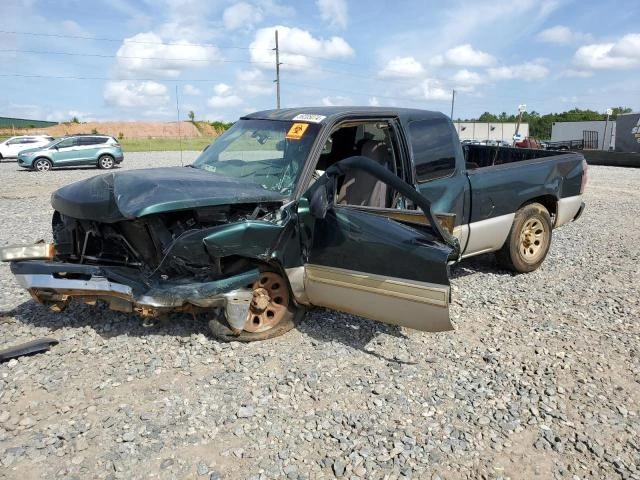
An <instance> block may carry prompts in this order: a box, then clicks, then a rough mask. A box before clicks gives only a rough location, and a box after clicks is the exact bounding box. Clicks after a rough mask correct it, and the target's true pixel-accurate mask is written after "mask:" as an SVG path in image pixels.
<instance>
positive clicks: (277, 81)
mask: <svg viewBox="0 0 640 480" xmlns="http://www.w3.org/2000/svg"><path fill="white" fill-rule="evenodd" d="M274 50H275V51H276V79H275V80H274V82H275V83H276V108H277V109H278V110H280V49H279V48H278V30H276V48H274Z"/></svg>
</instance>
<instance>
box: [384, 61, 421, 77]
mask: <svg viewBox="0 0 640 480" xmlns="http://www.w3.org/2000/svg"><path fill="white" fill-rule="evenodd" d="M423 73H424V67H423V66H422V64H421V63H420V62H418V61H417V60H416V59H415V58H413V57H395V58H393V59H391V60H389V61H388V62H387V64H386V65H385V67H384V69H383V70H382V71H381V72H380V76H381V77H396V78H408V77H418V76H420V75H422V74H423Z"/></svg>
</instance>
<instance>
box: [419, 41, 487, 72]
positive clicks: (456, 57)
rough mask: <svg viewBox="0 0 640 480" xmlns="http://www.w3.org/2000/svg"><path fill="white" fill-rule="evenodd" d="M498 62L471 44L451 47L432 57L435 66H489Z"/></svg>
mask: <svg viewBox="0 0 640 480" xmlns="http://www.w3.org/2000/svg"><path fill="white" fill-rule="evenodd" d="M495 63H496V59H495V58H494V57H493V56H492V55H489V54H488V53H486V52H482V51H480V50H475V49H474V48H473V47H472V46H471V45H470V44H468V43H465V44H464V45H458V46H457V47H454V48H450V49H449V50H447V51H446V52H445V53H444V54H442V55H436V56H435V57H434V58H433V59H431V64H432V65H435V66H442V65H458V66H463V67H487V66H490V65H493V64H495Z"/></svg>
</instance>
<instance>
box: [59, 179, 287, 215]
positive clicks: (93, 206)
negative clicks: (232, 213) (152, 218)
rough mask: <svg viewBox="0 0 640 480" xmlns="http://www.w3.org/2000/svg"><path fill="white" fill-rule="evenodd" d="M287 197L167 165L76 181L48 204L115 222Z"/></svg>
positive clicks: (65, 212)
mask: <svg viewBox="0 0 640 480" xmlns="http://www.w3.org/2000/svg"><path fill="white" fill-rule="evenodd" d="M285 198H286V196H284V195H283V194H280V193H278V192H273V191H271V190H267V189H265V188H263V187H262V186H260V185H258V184H255V183H248V182H243V181H242V180H240V179H237V178H234V177H226V176H223V175H219V174H216V173H211V172H207V171H205V170H200V169H196V168H183V167H168V168H149V169H143V170H129V171H125V172H110V173H107V174H103V175H97V176H95V177H92V178H88V179H86V180H82V181H79V182H75V183H72V184H70V185H67V186H66V187H62V188H60V189H59V190H57V191H56V192H54V193H53V194H52V195H51V205H52V206H53V208H54V209H56V210H57V211H59V212H60V213H62V214H63V215H67V216H69V217H72V218H78V219H82V220H95V221H99V222H104V223H114V222H118V221H121V220H126V219H133V218H138V217H143V216H145V215H150V214H153V213H163V212H169V211H176V210H185V209H192V208H199V207H209V206H215V205H228V204H239V203H259V202H278V201H282V200H284V199H285Z"/></svg>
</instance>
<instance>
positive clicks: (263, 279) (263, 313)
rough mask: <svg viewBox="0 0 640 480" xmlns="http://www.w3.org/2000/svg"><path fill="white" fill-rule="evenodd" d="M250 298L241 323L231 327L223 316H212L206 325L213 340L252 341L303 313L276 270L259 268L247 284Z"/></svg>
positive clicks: (287, 327)
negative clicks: (250, 282)
mask: <svg viewBox="0 0 640 480" xmlns="http://www.w3.org/2000/svg"><path fill="white" fill-rule="evenodd" d="M251 293H252V297H251V302H250V306H249V309H248V312H247V316H246V319H245V323H244V327H243V329H242V330H240V331H234V330H233V329H232V328H231V327H230V325H229V324H228V322H227V321H226V320H225V319H224V318H220V317H218V318H214V319H212V320H211V321H210V322H209V329H210V330H211V333H212V334H213V336H214V337H215V338H216V339H217V340H221V341H226V342H231V341H236V342H253V341H258V340H267V339H269V338H273V337H278V336H280V335H282V334H284V333H286V332H288V331H289V330H291V329H292V328H293V327H295V325H296V323H297V322H299V321H300V320H301V319H302V317H303V316H304V313H305V312H304V309H303V308H300V307H296V305H295V304H294V302H293V298H292V295H291V292H290V289H289V284H288V282H287V280H286V279H285V278H284V277H283V276H282V275H280V274H279V273H276V272H270V271H263V272H261V273H260V276H259V277H258V280H256V282H255V283H254V284H253V285H252V286H251Z"/></svg>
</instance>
